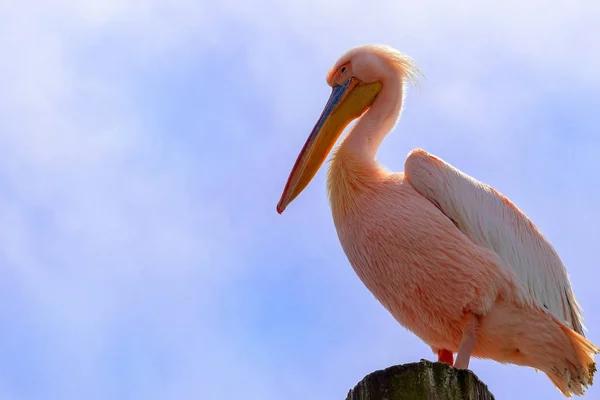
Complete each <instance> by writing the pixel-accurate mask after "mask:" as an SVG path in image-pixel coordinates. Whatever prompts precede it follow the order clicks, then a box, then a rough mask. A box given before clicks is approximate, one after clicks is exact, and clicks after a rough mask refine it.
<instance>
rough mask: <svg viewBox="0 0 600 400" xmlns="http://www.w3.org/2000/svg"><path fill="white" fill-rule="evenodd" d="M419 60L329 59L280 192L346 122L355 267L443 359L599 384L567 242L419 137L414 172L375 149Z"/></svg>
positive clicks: (332, 178) (368, 54) (348, 234)
mask: <svg viewBox="0 0 600 400" xmlns="http://www.w3.org/2000/svg"><path fill="white" fill-rule="evenodd" d="M415 72H416V68H415V67H414V64H413V63H412V61H411V60H410V59H409V58H408V57H406V56H404V55H402V54H401V53H399V52H397V51H395V50H393V49H391V48H389V47H386V46H361V47H359V48H356V49H353V50H351V51H349V52H348V53H346V54H345V55H344V56H342V57H341V58H340V60H339V61H338V62H337V63H336V64H335V66H334V67H333V68H332V69H331V71H330V72H329V73H328V76H327V81H328V83H329V84H330V85H331V86H332V87H333V92H332V97H331V99H330V101H329V102H328V105H327V107H326V109H325V110H324V113H323V115H322V117H321V118H320V120H319V122H318V123H317V125H316V126H315V129H314V130H313V133H312V134H311V136H310V137H309V139H308V140H307V144H306V145H305V148H304V149H303V151H302V152H301V154H300V156H299V158H298V161H297V163H296V165H295V167H294V169H293V170H292V173H291V174H290V178H289V180H288V184H287V185H286V189H285V190H284V193H283V195H282V199H281V201H280V203H279V205H278V210H279V211H280V212H283V210H284V209H285V207H286V206H287V205H288V204H289V203H290V202H291V201H292V200H293V199H294V198H295V197H296V196H297V195H298V194H299V193H300V192H301V191H302V190H303V189H304V187H305V186H306V185H307V184H308V183H309V181H310V180H311V179H312V177H313V176H314V173H316V170H317V169H318V168H319V167H320V165H321V164H322V161H323V159H324V156H326V154H327V153H328V152H329V150H330V149H331V146H332V145H333V143H334V142H335V141H336V140H337V138H338V137H339V135H340V134H341V132H342V131H343V129H344V128H345V127H346V126H347V124H348V122H350V121H351V120H352V119H355V118H357V117H360V119H359V120H358V122H357V124H356V125H355V126H354V128H353V129H352V130H351V131H350V132H349V134H348V135H347V136H346V137H345V138H344V140H343V141H342V143H341V144H340V145H339V147H338V148H337V149H336V150H335V152H334V154H333V156H332V160H331V164H330V167H329V174H328V179H327V188H328V192H329V198H330V203H331V209H332V214H333V220H334V223H335V226H336V229H337V232H338V236H339V239H340V242H341V245H342V247H343V249H344V252H345V253H346V255H347V257H348V260H349V261H350V264H351V265H352V267H353V269H354V271H355V272H356V274H357V275H358V277H359V278H360V279H361V281H362V282H363V283H364V284H365V286H366V287H367V288H368V289H369V290H370V291H371V292H372V293H373V295H374V296H375V297H376V298H377V299H378V300H379V301H380V302H381V304H382V305H383V306H384V307H385V308H386V309H387V310H388V311H389V312H390V313H391V314H392V315H393V316H394V318H395V319H396V320H397V321H398V322H399V323H400V324H401V325H403V326H405V327H406V328H408V329H409V330H410V331H411V332H413V333H414V334H415V335H417V336H418V337H419V338H421V339H422V340H423V341H424V342H425V343H427V344H428V345H429V346H431V348H432V350H433V351H434V353H437V354H438V356H439V360H441V361H444V362H447V363H450V364H452V363H453V354H452V353H458V355H457V359H456V363H455V366H456V367H457V368H467V367H468V364H469V359H470V357H471V356H474V357H480V358H488V359H493V360H496V361H498V362H503V363H512V364H516V365H523V366H530V367H533V368H536V369H538V370H541V371H543V372H545V373H546V374H547V375H548V377H549V378H550V379H551V380H552V382H553V383H554V384H555V385H556V387H557V388H558V389H559V390H560V391H561V392H562V393H563V394H564V395H565V396H567V397H570V396H571V395H573V394H575V395H582V394H583V393H584V389H585V388H586V387H587V386H589V385H591V384H592V378H593V374H594V372H595V362H594V358H593V356H594V355H595V354H597V353H598V352H599V349H598V348H597V347H596V346H594V345H593V344H592V343H591V342H590V341H588V340H587V339H586V338H585V337H584V336H583V327H582V316H581V311H580V309H579V305H578V303H577V301H576V299H575V296H574V294H573V291H572V289H571V285H570V282H569V278H568V275H567V272H566V269H565V268H564V266H563V264H562V262H561V260H560V258H559V256H558V254H557V253H556V251H555V250H554V248H553V247H552V245H551V244H550V243H549V242H548V240H547V239H546V238H545V237H544V236H543V234H542V233H541V232H540V231H539V230H538V229H537V228H536V226H535V225H534V224H533V223H532V222H531V221H530V220H529V219H528V218H527V216H526V215H525V214H524V213H522V212H521V211H520V210H519V209H518V208H517V207H516V206H515V205H513V203H511V202H510V201H509V200H508V199H507V198H506V197H504V196H502V195H501V194H500V193H498V192H497V191H495V190H494V189H492V188H490V187H489V186H487V185H484V184H482V183H480V182H478V181H476V180H474V179H473V178H471V177H469V176H467V175H466V174H464V173H462V172H461V171H459V170H457V169H456V168H454V167H452V166H451V165H449V164H447V163H446V162H444V161H442V160H440V159H439V158H437V157H435V156H433V155H431V154H429V153H427V152H425V151H423V150H414V151H412V152H411V153H410V154H409V156H408V158H407V160H406V164H405V173H391V172H389V171H387V170H386V169H385V168H383V167H382V166H381V165H379V164H378V163H377V162H376V161H375V154H376V152H377V149H378V147H379V145H380V143H381V141H382V140H383V138H384V137H385V135H386V134H387V133H388V132H389V131H390V130H391V129H392V127H393V126H394V124H395V122H396V120H397V119H398V117H399V115H400V112H401V108H402V102H403V88H404V83H405V81H406V80H407V79H413V78H414V76H415Z"/></svg>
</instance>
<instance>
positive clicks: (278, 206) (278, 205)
mask: <svg viewBox="0 0 600 400" xmlns="http://www.w3.org/2000/svg"><path fill="white" fill-rule="evenodd" d="M284 211H285V207H284V206H283V204H281V202H279V203H278V204H277V213H278V214H279V215H281V214H283V212H284Z"/></svg>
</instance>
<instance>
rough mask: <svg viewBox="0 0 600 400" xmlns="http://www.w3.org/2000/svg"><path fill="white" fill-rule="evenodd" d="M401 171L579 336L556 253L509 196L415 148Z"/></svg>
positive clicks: (576, 310) (580, 326)
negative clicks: (499, 259)
mask: <svg viewBox="0 0 600 400" xmlns="http://www.w3.org/2000/svg"><path fill="white" fill-rule="evenodd" d="M405 173H406V176H407V178H408V180H409V182H410V183H411V184H412V185H413V186H414V188H415V189H416V190H417V191H418V192H419V193H420V194H421V195H422V196H424V197H426V198H427V199H429V201H431V202H432V203H434V204H435V205H436V206H437V207H438V208H439V209H440V210H441V211H442V212H443V213H444V214H445V215H446V216H448V218H450V219H451V220H452V221H453V222H454V224H455V225H456V226H457V227H458V228H459V229H460V230H461V231H462V232H463V233H464V234H465V235H467V236H468V237H469V238H470V239H471V240H472V241H473V242H475V243H477V244H478V245H480V246H482V247H485V248H488V249H490V250H493V251H495V252H496V253H497V254H498V256H500V258H501V259H502V260H503V261H504V263H505V264H506V266H508V267H510V268H512V269H513V271H514V272H515V273H516V275H517V276H518V277H519V281H520V282H521V283H522V284H523V286H524V287H525V288H526V289H527V291H528V292H529V293H530V294H531V296H532V297H533V298H534V299H535V301H536V302H537V303H538V305H539V306H540V307H545V308H546V309H547V310H548V311H550V312H551V313H552V314H553V315H554V316H555V317H557V318H558V319H559V320H561V321H563V322H564V323H565V324H566V325H567V326H569V327H571V328H572V329H573V330H575V331H576V332H578V333H580V334H582V335H583V324H582V315H581V310H580V307H579V304H578V303H577V300H576V299H575V295H574V294H573V290H572V289H571V284H570V281H569V276H568V274H567V270H566V269H565V267H564V265H563V263H562V261H561V259H560V257H559V256H558V254H557V253H556V251H555V250H554V248H553V247H552V245H551V244H550V242H549V241H548V240H547V239H546V238H545V237H544V235H543V234H542V233H541V232H540V231H539V230H538V228H537V227H536V226H535V225H534V224H533V222H531V220H530V219H529V218H528V217H527V216H526V215H525V214H524V213H523V212H522V211H520V210H519V209H518V208H517V207H516V206H515V205H514V204H513V203H512V202H511V201H510V200H508V199H507V198H506V197H504V196H503V195H502V194H500V193H498V192H497V191H496V190H494V189H492V188H491V187H489V186H488V185H485V184H483V183H481V182H479V181H477V180H475V179H473V178H471V177H470V176H468V175H466V174H464V173H463V172H461V171H459V170H458V169H456V168H454V167H453V166H452V165H450V164H448V163H446V162H444V161H442V160H440V159H439V158H437V157H435V156H433V155H431V154H429V153H427V152H425V151H423V150H420V149H418V150H413V151H412V152H411V153H410V154H409V155H408V158H407V159H406V163H405Z"/></svg>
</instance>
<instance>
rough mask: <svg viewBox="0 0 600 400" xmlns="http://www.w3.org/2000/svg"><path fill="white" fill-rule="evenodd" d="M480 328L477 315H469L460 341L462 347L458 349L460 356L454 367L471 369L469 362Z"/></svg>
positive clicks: (466, 317) (458, 355)
mask: <svg viewBox="0 0 600 400" xmlns="http://www.w3.org/2000/svg"><path fill="white" fill-rule="evenodd" d="M478 328H479V319H478V318H477V316H476V315H474V314H471V313H468V314H467V315H466V316H465V326H464V329H463V335H462V339H461V341H460V347H459V348H458V354H457V355H456V363H454V367H455V368H458V369H467V368H469V361H470V359H471V352H473V349H474V348H475V344H477V330H478Z"/></svg>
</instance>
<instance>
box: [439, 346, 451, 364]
mask: <svg viewBox="0 0 600 400" xmlns="http://www.w3.org/2000/svg"><path fill="white" fill-rule="evenodd" d="M437 355H438V362H443V363H446V364H448V365H450V366H452V365H454V354H453V353H452V352H451V351H450V350H446V349H442V350H438V352H437Z"/></svg>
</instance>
